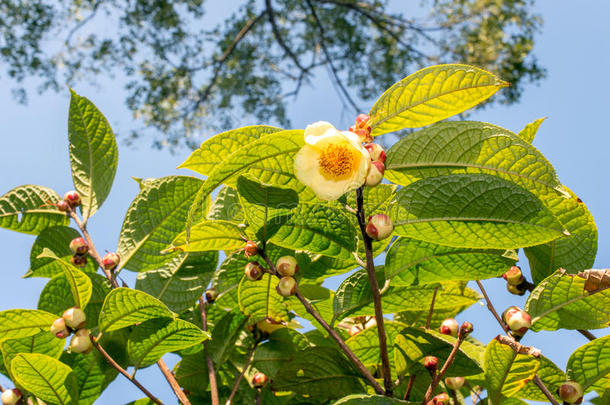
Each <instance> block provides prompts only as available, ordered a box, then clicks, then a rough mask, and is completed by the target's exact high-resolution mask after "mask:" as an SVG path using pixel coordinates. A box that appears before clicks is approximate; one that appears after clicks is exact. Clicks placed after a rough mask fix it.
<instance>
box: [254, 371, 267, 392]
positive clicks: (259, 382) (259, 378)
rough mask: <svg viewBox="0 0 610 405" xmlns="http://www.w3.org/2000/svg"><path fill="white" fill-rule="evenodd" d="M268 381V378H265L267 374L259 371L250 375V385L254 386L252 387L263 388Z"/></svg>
mask: <svg viewBox="0 0 610 405" xmlns="http://www.w3.org/2000/svg"><path fill="white" fill-rule="evenodd" d="M268 381H269V379H268V378H267V376H266V375H265V374H263V373H260V372H259V373H256V374H254V376H253V377H252V385H253V386H254V388H263V387H264V386H265V385H267V382H268Z"/></svg>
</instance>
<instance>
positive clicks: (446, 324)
mask: <svg viewBox="0 0 610 405" xmlns="http://www.w3.org/2000/svg"><path fill="white" fill-rule="evenodd" d="M459 327H460V326H459V325H458V323H457V321H456V320H455V319H453V318H447V319H445V320H444V321H443V323H441V326H439V328H438V331H439V332H440V333H442V334H443V335H451V336H457V334H458V329H459Z"/></svg>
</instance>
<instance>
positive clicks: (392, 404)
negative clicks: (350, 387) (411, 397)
mask: <svg viewBox="0 0 610 405" xmlns="http://www.w3.org/2000/svg"><path fill="white" fill-rule="evenodd" d="M415 403H416V402H409V401H401V400H400V399H396V398H389V397H386V396H383V395H365V394H353V395H348V396H346V397H343V398H341V399H340V400H338V401H336V402H333V405H401V404H403V405H407V404H415Z"/></svg>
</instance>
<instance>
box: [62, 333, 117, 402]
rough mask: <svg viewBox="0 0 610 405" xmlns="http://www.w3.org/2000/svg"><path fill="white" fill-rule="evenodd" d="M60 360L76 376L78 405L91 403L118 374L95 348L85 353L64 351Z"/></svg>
mask: <svg viewBox="0 0 610 405" xmlns="http://www.w3.org/2000/svg"><path fill="white" fill-rule="evenodd" d="M102 346H104V344H102ZM105 349H107V348H105ZM115 360H116V359H115ZM62 361H63V362H65V363H66V364H67V365H68V366H70V367H71V368H72V371H73V373H74V376H75V377H76V383H77V387H78V392H79V398H78V403H79V405H92V404H93V403H94V402H95V400H97V398H98V397H99V396H100V394H101V393H102V392H103V391H104V389H106V387H107V386H108V384H110V382H112V380H114V379H115V377H116V376H117V374H118V372H117V371H116V370H115V369H114V368H113V367H112V366H111V365H110V364H109V363H108V361H107V360H106V359H104V358H103V357H102V356H101V354H99V352H98V351H97V350H93V351H91V352H90V353H87V354H83V353H70V354H68V353H65V354H64V356H62ZM125 367H126V366H125Z"/></svg>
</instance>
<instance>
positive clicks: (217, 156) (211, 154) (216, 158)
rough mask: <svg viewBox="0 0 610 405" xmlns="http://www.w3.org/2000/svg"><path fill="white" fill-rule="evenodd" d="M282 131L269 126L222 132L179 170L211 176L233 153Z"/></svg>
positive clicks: (206, 142)
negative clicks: (188, 170) (268, 135)
mask: <svg viewBox="0 0 610 405" xmlns="http://www.w3.org/2000/svg"><path fill="white" fill-rule="evenodd" d="M279 131H282V129H281V128H276V127H271V126H267V125H253V126H249V127H243V128H237V129H233V130H231V131H227V132H222V133H220V134H218V135H215V136H213V137H211V138H210V139H208V140H206V141H205V142H203V143H202V144H201V146H200V147H199V149H197V150H195V151H194V152H193V153H191V155H190V156H189V157H188V159H186V161H185V162H184V163H182V164H181V165H180V166H178V168H179V169H190V170H193V171H195V172H197V173H199V174H203V175H205V176H209V175H210V174H211V173H212V172H213V171H214V170H216V168H217V167H218V166H221V165H222V164H224V161H225V159H226V158H227V157H228V156H229V155H231V153H233V152H235V151H237V150H239V149H241V148H243V147H245V146H247V145H249V144H250V143H252V142H254V141H256V140H258V139H259V138H261V137H263V136H265V135H267V134H272V133H274V132H279Z"/></svg>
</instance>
